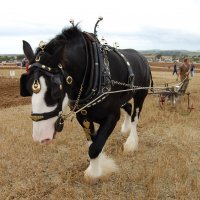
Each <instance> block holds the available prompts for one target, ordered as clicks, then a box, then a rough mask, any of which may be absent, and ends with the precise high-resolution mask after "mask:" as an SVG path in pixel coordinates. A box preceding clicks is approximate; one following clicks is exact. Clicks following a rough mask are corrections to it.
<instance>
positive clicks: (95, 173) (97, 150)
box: [85, 114, 119, 183]
mask: <svg viewBox="0 0 200 200" xmlns="http://www.w3.org/2000/svg"><path fill="white" fill-rule="evenodd" d="M118 119H119V114H118V116H117V117H116V116H114V115H109V116H108V117H107V118H106V119H105V120H104V122H103V123H101V124H100V127H99V129H98V131H97V136H96V138H95V140H94V141H93V143H92V144H91V145H90V147H89V157H90V165H89V167H88V168H87V169H86V171H85V179H86V181H88V182H92V183H94V182H96V181H97V180H98V179H99V178H102V177H106V176H108V175H109V174H111V173H113V172H115V171H116V170H117V165H116V164H115V162H114V160H112V159H110V158H109V157H107V156H106V155H105V154H104V153H103V152H102V149H103V147H104V145H105V143H106V140H107V139H108V137H109V136H110V134H111V133H112V131H113V129H114V128H115V125H116V123H117V121H118Z"/></svg>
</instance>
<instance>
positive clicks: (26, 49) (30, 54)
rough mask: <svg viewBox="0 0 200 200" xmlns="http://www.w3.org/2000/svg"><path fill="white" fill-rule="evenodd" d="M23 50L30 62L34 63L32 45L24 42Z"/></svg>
mask: <svg viewBox="0 0 200 200" xmlns="http://www.w3.org/2000/svg"><path fill="white" fill-rule="evenodd" d="M23 50H24V54H25V56H26V58H27V59H28V61H29V62H31V61H33V59H34V53H33V49H32V47H31V45H30V44H29V43H28V42H26V41H25V40H23Z"/></svg>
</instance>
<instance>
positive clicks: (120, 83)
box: [111, 80, 132, 87]
mask: <svg viewBox="0 0 200 200" xmlns="http://www.w3.org/2000/svg"><path fill="white" fill-rule="evenodd" d="M111 83H112V85H113V86H114V85H121V86H125V87H132V85H131V84H127V83H122V82H119V81H115V80H111Z"/></svg>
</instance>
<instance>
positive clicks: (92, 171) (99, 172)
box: [85, 153, 118, 183]
mask: <svg viewBox="0 0 200 200" xmlns="http://www.w3.org/2000/svg"><path fill="white" fill-rule="evenodd" d="M117 170H118V167H117V165H116V163H115V161H114V160H113V159H111V158H109V157H108V156H106V155H105V154H104V153H100V154H99V156H98V157H97V158H95V159H91V160H90V165H89V167H88V168H87V169H86V170H85V179H86V181H88V182H92V183H95V182H96V181H98V179H99V178H103V177H106V176H108V175H110V174H111V173H113V172H116V171H117Z"/></svg>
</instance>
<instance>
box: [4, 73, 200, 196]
mask: <svg viewBox="0 0 200 200" xmlns="http://www.w3.org/2000/svg"><path fill="white" fill-rule="evenodd" d="M21 73H22V70H20V71H17V72H16V77H15V78H10V77H9V75H8V74H9V73H8V71H4V72H2V71H1V70H0V75H1V76H0V119H1V120H0V152H1V153H0V199H8V200H10V199H31V200H36V199H40V200H43V199H45V200H47V199H48V200H49V199H55V200H57V199H77V200H78V199H102V200H104V199H105V200H106V199H116V200H118V199H119V200H123V199H124V200H125V199H145V200H146V199H200V94H199V91H200V90H199V88H200V74H199V73H198V74H195V76H194V77H193V78H192V79H191V80H190V83H189V88H188V91H189V92H191V95H190V96H191V99H190V100H191V103H192V104H193V107H194V109H193V110H192V112H190V113H187V95H185V96H183V97H181V99H180V100H179V102H178V103H177V105H176V108H172V107H171V106H170V105H169V104H168V103H167V102H166V104H165V106H164V109H161V108H160V107H159V103H158V96H157V95H149V96H148V97H147V98H146V101H145V103H144V107H143V111H142V113H141V118H140V121H139V124H138V135H139V148H138V151H136V152H134V153H131V154H124V153H123V143H124V142H125V139H126V137H127V136H124V135H122V134H121V133H120V128H121V124H122V122H123V119H124V115H123V112H122V115H121V119H120V121H119V122H118V124H117V126H116V128H115V129H114V131H113V134H112V135H111V136H110V138H109V139H108V141H107V143H106V146H105V152H106V154H107V155H109V156H110V157H112V158H113V159H115V160H116V163H117V165H118V166H119V169H120V170H119V172H118V173H116V174H113V175H111V177H109V178H108V179H106V180H103V181H102V180H101V181H99V182H98V183H97V184H95V185H88V184H87V183H85V181H84V178H83V172H84V170H85V169H86V168H87V166H88V164H89V162H88V155H87V151H88V146H87V142H86V138H85V135H84V132H83V130H82V128H81V127H80V126H79V125H78V123H77V122H76V120H75V119H74V120H73V121H72V122H71V121H70V120H68V121H66V122H65V127H64V130H63V131H62V132H61V133H59V134H58V135H57V137H56V139H55V140H54V141H53V142H52V143H50V144H49V145H41V144H38V143H35V142H33V140H32V122H31V120H30V118H29V115H30V112H31V104H30V102H31V100H30V98H22V97H20V96H19V75H20V74H21ZM152 74H153V79H154V83H155V86H161V85H162V86H163V84H164V83H165V82H174V84H176V83H177V82H176V81H175V79H176V77H175V76H173V75H172V73H171V71H170V73H169V72H156V71H153V73H152ZM66 112H68V109H67V111H66Z"/></svg>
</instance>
